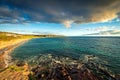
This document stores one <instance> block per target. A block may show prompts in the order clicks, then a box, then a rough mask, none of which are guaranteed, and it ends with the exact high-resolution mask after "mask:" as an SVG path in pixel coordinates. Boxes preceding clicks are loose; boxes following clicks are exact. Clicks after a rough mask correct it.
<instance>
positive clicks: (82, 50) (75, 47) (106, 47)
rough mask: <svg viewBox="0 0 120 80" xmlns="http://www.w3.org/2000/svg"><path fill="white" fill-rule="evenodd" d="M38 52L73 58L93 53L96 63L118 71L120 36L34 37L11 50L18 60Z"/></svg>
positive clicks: (80, 57) (119, 70)
mask: <svg viewBox="0 0 120 80" xmlns="http://www.w3.org/2000/svg"><path fill="white" fill-rule="evenodd" d="M40 54H53V55H56V56H61V57H69V58H73V59H83V58H84V56H86V55H94V56H96V57H97V58H98V60H96V63H98V64H101V65H102V66H104V67H105V68H107V69H108V70H110V71H112V72H113V73H120V69H119V67H120V37H63V38H36V39H32V40H30V41H28V42H27V43H25V44H23V45H21V46H19V47H18V48H16V49H15V50H14V51H13V52H12V56H13V58H14V59H18V60H29V59H31V58H33V57H35V56H38V55H40Z"/></svg>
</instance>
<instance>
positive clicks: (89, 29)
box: [86, 26, 116, 32]
mask: <svg viewBox="0 0 120 80" xmlns="http://www.w3.org/2000/svg"><path fill="white" fill-rule="evenodd" d="M114 29H116V27H115V26H100V27H96V28H87V29H86V30H87V31H94V32H95V31H97V32H102V31H108V30H114Z"/></svg>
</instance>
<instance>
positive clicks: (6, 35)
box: [0, 32, 56, 41]
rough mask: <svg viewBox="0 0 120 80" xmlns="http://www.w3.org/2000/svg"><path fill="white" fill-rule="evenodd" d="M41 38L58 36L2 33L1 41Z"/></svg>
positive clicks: (0, 33)
mask: <svg viewBox="0 0 120 80" xmlns="http://www.w3.org/2000/svg"><path fill="white" fill-rule="evenodd" d="M40 37H56V35H51V34H50V35H32V34H31V35H30V34H17V33H9V32H0V41H10V40H15V39H26V38H40Z"/></svg>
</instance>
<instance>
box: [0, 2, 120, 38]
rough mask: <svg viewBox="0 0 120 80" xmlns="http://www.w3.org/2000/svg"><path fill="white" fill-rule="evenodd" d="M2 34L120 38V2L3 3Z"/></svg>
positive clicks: (0, 9)
mask: <svg viewBox="0 0 120 80" xmlns="http://www.w3.org/2000/svg"><path fill="white" fill-rule="evenodd" d="M0 31H5V32H15V33H21V34H57V35H66V36H85V35H93V36H120V0H0Z"/></svg>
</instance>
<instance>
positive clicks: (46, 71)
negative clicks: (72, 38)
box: [30, 54, 120, 80]
mask: <svg viewBox="0 0 120 80" xmlns="http://www.w3.org/2000/svg"><path fill="white" fill-rule="evenodd" d="M85 58H87V61H86V62H83V61H81V60H74V59H70V58H68V57H64V58H63V57H62V58H60V57H55V56H54V55H51V54H48V55H40V56H39V57H38V58H36V60H35V62H36V64H38V65H37V66H36V67H34V68H32V72H33V74H32V75H31V76H32V77H31V79H30V80H119V79H120V75H118V76H117V75H111V74H110V73H109V72H108V71H106V70H104V69H102V68H100V67H99V66H98V65H97V64H95V63H94V62H93V59H94V58H95V56H92V55H87V56H85ZM33 62H34V61H33Z"/></svg>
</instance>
